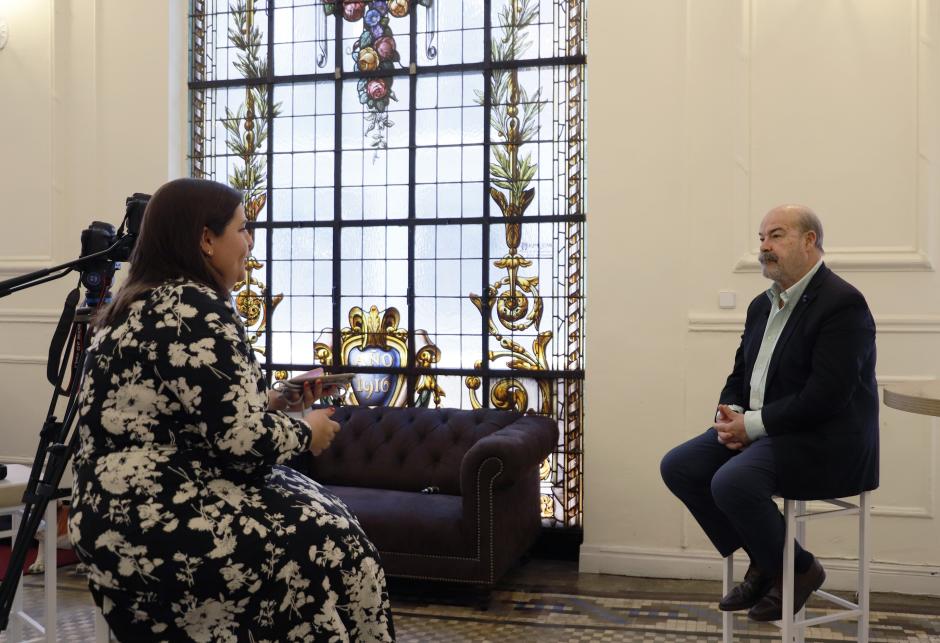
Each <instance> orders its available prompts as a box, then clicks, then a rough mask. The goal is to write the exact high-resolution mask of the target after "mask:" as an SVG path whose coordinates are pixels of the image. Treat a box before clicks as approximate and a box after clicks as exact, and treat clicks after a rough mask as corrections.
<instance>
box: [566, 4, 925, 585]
mask: <svg viewBox="0 0 940 643" xmlns="http://www.w3.org/2000/svg"><path fill="white" fill-rule="evenodd" d="M588 20H589V47H590V56H589V64H588V69H589V75H590V80H589V83H590V87H589V114H588V118H589V129H590V135H589V149H590V152H589V157H588V158H589V161H590V164H591V167H590V171H591V181H590V182H589V185H588V191H589V197H590V205H589V212H588V213H587V216H588V221H589V226H588V250H587V256H588V261H589V262H590V275H591V279H590V282H589V285H590V288H591V297H590V300H589V307H588V327H587V343H588V352H587V354H588V360H589V363H588V369H587V374H588V379H587V417H586V420H585V426H586V429H585V433H586V440H585V452H586V463H585V471H586V480H585V489H586V496H585V542H584V545H583V546H582V549H581V569H582V570H584V571H602V572H610V573H623V574H636V575H648V576H672V577H701V578H712V579H717V578H719V559H718V556H717V554H716V553H715V552H714V550H713V549H712V548H711V547H710V545H709V543H708V541H707V539H706V538H705V537H704V535H703V533H702V532H701V530H700V529H699V527H698V526H697V524H696V523H695V522H694V520H692V519H691V517H690V515H689V514H688V512H686V511H685V510H684V509H683V508H682V507H681V505H680V503H679V502H678V501H677V500H676V499H674V498H673V497H672V496H671V495H670V494H669V493H668V491H667V490H666V489H665V487H664V486H663V484H662V482H661V480H660V477H659V471H658V468H659V460H660V458H661V456H662V454H663V453H665V451H667V450H668V449H669V448H671V447H672V446H674V445H675V444H678V443H679V442H681V441H683V440H685V439H687V438H689V437H691V436H692V435H694V434H697V433H698V432H700V431H702V430H703V429H704V428H705V427H706V426H707V425H708V424H709V421H710V418H711V416H712V415H713V413H714V407H715V404H716V400H717V396H718V392H719V391H720V389H721V386H722V385H723V382H724V377H725V376H726V375H727V372H728V370H729V369H730V367H731V363H732V358H733V352H734V349H735V347H736V345H737V341H738V338H739V335H740V332H741V329H742V328H743V319H744V312H745V309H746V307H747V304H748V302H749V301H750V299H751V298H752V297H753V296H754V295H755V294H757V293H758V292H759V291H760V290H762V289H764V288H766V286H767V282H766V281H765V280H764V279H763V278H762V277H761V276H760V274H759V273H758V272H757V264H756V261H755V251H756V248H757V239H756V235H757V227H758V225H759V222H760V219H761V217H762V216H763V214H764V213H765V212H766V211H767V210H768V209H770V208H771V207H773V206H774V205H776V204H779V203H782V202H794V201H795V202H800V203H806V204H808V205H810V206H812V207H813V208H815V209H816V210H817V212H819V213H820V215H821V217H822V219H823V223H824V225H825V229H826V248H827V251H828V252H827V255H826V261H827V263H828V264H829V265H830V267H832V268H834V269H835V270H836V271H837V272H839V273H840V274H842V275H843V276H844V277H846V278H847V279H848V280H849V281H851V282H853V283H854V284H856V285H857V286H858V287H859V288H860V289H861V290H862V292H864V293H865V294H866V296H867V298H868V300H869V303H870V305H871V308H872V310H873V312H874V314H875V318H876V322H877V323H878V351H879V362H878V377H879V382H880V384H882V385H883V384H886V383H890V382H896V381H901V380H909V379H933V378H936V377H937V376H938V373H940V336H938V333H940V280H938V277H937V274H936V272H935V271H936V268H937V266H938V265H940V257H938V253H937V239H936V234H937V224H938V222H940V166H938V159H940V138H938V136H940V135H938V131H940V127H938V121H940V100H938V89H937V85H938V80H940V2H938V1H937V0H910V1H900V0H898V1H892V2H887V1H885V0H851V1H849V0H774V1H773V2H764V1H758V0H734V1H732V0H727V1H719V0H700V1H699V0H695V1H693V0H686V1H681V0H657V1H656V2H653V1H651V0H646V1H642V0H633V1H626V2H616V3H613V2H604V1H596V2H593V3H592V4H591V6H590V11H589V18H588ZM606 276H610V277H613V278H611V279H607V278H605V277H606ZM607 284H617V285H616V286H614V287H613V288H609V287H605V286H606V285H607ZM722 290H728V291H733V292H735V293H736V295H737V304H738V305H737V308H736V309H734V310H720V309H719V308H718V293H719V291H722ZM881 419H882V422H881V428H882V445H883V446H882V475H881V479H882V484H881V488H880V489H879V490H878V491H877V492H876V494H875V495H874V506H875V510H874V515H875V518H874V528H873V538H874V559H875V561H876V562H875V566H874V570H875V578H874V587H875V589H883V590H901V591H910V592H920V593H931V594H938V595H940V576H938V575H937V574H938V572H940V516H938V509H940V507H938V500H937V494H936V491H935V489H936V486H937V471H936V470H937V465H938V462H940V446H938V444H940V426H938V422H937V421H935V420H932V419H930V418H927V417H923V416H915V415H911V414H905V413H901V412H899V411H895V410H892V409H887V408H885V407H882V411H881ZM840 522H841V523H842V524H838V523H833V524H832V525H825V524H823V525H820V526H818V527H817V526H816V524H815V523H814V524H813V525H812V526H811V528H810V536H809V539H810V542H809V548H810V549H811V550H813V551H814V552H816V553H817V554H819V555H820V556H821V557H822V559H823V560H824V564H826V566H827V569H829V570H830V578H831V581H832V584H833V585H835V586H839V585H841V586H843V587H848V586H849V585H850V583H851V582H852V580H853V579H852V578H851V577H850V576H849V575H848V574H847V573H846V572H845V570H846V569H847V567H849V566H848V565H847V562H846V560H845V559H851V558H852V557H854V555H855V549H854V544H853V542H854V537H855V522H853V521H852V520H849V519H845V520H843V521H840Z"/></svg>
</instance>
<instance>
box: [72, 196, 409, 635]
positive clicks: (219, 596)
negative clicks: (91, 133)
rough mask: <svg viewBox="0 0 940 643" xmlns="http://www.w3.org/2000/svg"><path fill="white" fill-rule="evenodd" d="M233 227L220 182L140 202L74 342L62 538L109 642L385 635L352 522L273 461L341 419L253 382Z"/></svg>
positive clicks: (237, 225) (383, 598) (321, 437)
mask: <svg viewBox="0 0 940 643" xmlns="http://www.w3.org/2000/svg"><path fill="white" fill-rule="evenodd" d="M245 225H246V219H245V213H244V209H243V208H242V205H241V194H240V193H239V192H237V191H236V190H232V189H231V188H229V187H228V186H225V185H222V184H219V183H214V182H211V181H201V180H196V179H178V180H176V181H171V182H170V183H167V184H166V185H164V186H163V187H161V188H160V189H159V190H158V191H157V192H156V194H154V196H153V198H152V199H151V200H150V203H149V205H148V207H147V211H146V213H145V215H144V220H143V224H142V229H141V232H140V238H139V239H138V242H137V246H136V248H135V250H134V254H133V255H132V257H131V268H130V271H129V273H128V277H127V280H126V282H125V283H124V285H123V287H122V288H121V290H120V291H119V292H118V293H117V296H116V297H115V300H114V302H113V303H112V304H111V305H110V307H109V308H108V309H106V310H105V311H104V312H103V314H102V315H101V320H100V323H99V327H98V329H97V330H96V332H95V333H94V337H93V339H92V341H91V343H90V347H89V355H88V361H87V364H86V373H85V379H84V382H83V386H82V391H81V399H80V404H81V408H80V412H81V416H80V420H79V431H80V435H81V447H80V448H79V451H78V453H77V454H76V456H75V481H74V486H73V494H72V509H71V515H70V521H69V534H70V538H71V540H72V543H73V545H74V546H75V550H76V552H77V553H78V556H79V558H80V559H81V560H82V562H84V563H85V564H86V565H87V566H88V568H89V570H90V573H89V579H88V580H89V585H90V587H91V591H92V594H93V596H94V599H95V602H96V603H97V604H98V606H99V607H100V608H101V609H102V611H103V613H104V615H105V618H106V619H107V621H108V624H109V625H110V627H111V629H112V631H113V633H114V634H115V636H116V637H117V638H118V639H119V640H121V641H134V642H135V643H136V642H137V641H170V642H174V643H175V642H177V641H200V642H213V643H215V642H217V641H232V642H235V641H254V642H261V641H271V642H282V641H392V640H394V630H393V626H392V615H391V611H390V608H389V603H388V595H387V592H386V588H385V574H384V572H383V570H382V567H381V564H380V562H379V557H378V553H377V552H376V550H375V548H374V547H373V546H372V544H371V543H370V542H369V540H368V539H367V538H366V536H365V534H364V533H363V532H362V529H361V528H360V526H359V523H358V522H357V521H356V518H355V516H353V515H352V514H351V513H350V512H349V510H348V509H347V508H346V507H345V506H344V505H343V503H342V502H341V501H340V500H339V499H338V498H336V497H335V496H334V495H332V494H331V493H329V492H328V491H326V490H325V489H324V488H323V487H321V486H320V485H318V484H317V483H316V482H313V481H312V480H310V479H309V478H307V477H305V476H303V475H301V474H299V473H297V472H296V471H294V470H293V469H290V468H288V467H285V466H282V465H281V464H280V463H282V462H284V461H286V460H288V459H289V458H291V457H292V456H295V455H298V454H301V453H303V452H304V451H307V450H310V451H312V452H313V454H314V455H317V454H319V453H320V452H321V451H322V450H323V449H325V448H326V447H328V446H329V444H330V441H331V440H332V439H333V435H334V434H335V432H336V431H337V430H338V428H339V427H338V425H337V424H336V422H334V421H333V420H331V419H330V415H331V414H332V412H331V410H327V409H321V410H317V411H313V412H310V413H307V414H305V415H304V416H303V418H302V419H295V418H292V417H290V416H288V415H286V414H285V413H283V412H282V411H283V409H285V408H286V407H287V406H288V402H287V401H286V400H284V399H283V398H281V397H279V396H277V395H275V394H271V393H269V392H266V389H265V386H264V382H263V379H262V375H261V370H260V368H259V366H258V363H257V361H256V359H255V357H254V353H253V352H252V350H251V348H250V346H249V345H248V342H247V341H246V337H245V329H244V327H243V326H242V324H241V321H240V319H239V317H238V315H237V314H236V313H235V311H234V310H233V308H232V302H231V297H230V294H229V293H230V292H231V290H232V289H233V288H234V286H235V284H236V283H237V282H238V281H239V280H241V279H244V274H245V269H244V266H245V259H246V257H247V256H248V253H249V251H250V250H251V246H252V239H251V236H250V234H249V232H248V231H247V230H246V227H245ZM309 397H310V396H308V400H309ZM298 406H299V404H298ZM278 409H280V410H278Z"/></svg>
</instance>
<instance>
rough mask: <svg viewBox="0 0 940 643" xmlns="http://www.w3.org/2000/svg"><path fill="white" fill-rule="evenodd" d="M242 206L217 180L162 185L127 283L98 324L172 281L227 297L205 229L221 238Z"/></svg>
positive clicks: (148, 214)
mask: <svg viewBox="0 0 940 643" xmlns="http://www.w3.org/2000/svg"><path fill="white" fill-rule="evenodd" d="M241 203H242V194H241V192H239V191H238V190H236V189H234V188H231V187H229V186H227V185H225V184H224V183H217V182H215V181H206V180H203V179H176V180H174V181H170V182H169V183H164V184H163V185H162V186H160V188H159V189H158V190H157V191H156V192H155V193H154V195H153V196H152V197H150V202H149V203H148V204H147V209H146V210H145V211H144V220H143V223H142V224H141V226H140V235H139V236H138V238H137V243H136V244H135V246H134V251H133V252H132V253H131V256H130V259H129V262H130V264H131V267H130V269H129V270H128V272H127V279H126V280H125V281H124V283H123V285H122V286H121V289H120V290H119V291H118V293H117V295H115V297H114V301H112V302H111V304H110V305H109V306H108V307H107V308H106V309H105V310H104V311H102V313H101V316H100V319H99V324H101V325H104V324H109V323H111V322H112V321H114V319H115V318H116V317H117V316H118V315H120V314H121V313H123V312H124V310H126V309H127V307H128V305H130V303H131V302H132V301H134V299H136V298H137V296H138V295H140V293H142V292H143V291H145V290H148V289H150V288H153V287H155V286H158V285H160V284H161V283H163V282H165V281H168V280H170V279H178V278H181V277H182V278H185V279H189V280H192V281H195V282H198V283H201V284H205V285H206V286H209V287H210V288H214V289H215V290H216V291H218V292H219V294H221V295H223V296H227V295H228V293H226V292H225V289H224V288H223V287H221V286H220V285H219V283H218V281H217V279H216V277H215V275H214V273H213V271H212V269H211V268H210V266H209V262H208V261H207V260H206V258H205V256H204V255H203V253H202V248H201V246H200V241H201V239H202V231H203V230H204V229H205V228H208V229H209V230H211V231H212V233H213V234H217V235H221V234H222V233H223V232H224V230H225V226H227V225H228V223H229V221H231V219H232V216H233V215H234V214H235V210H236V208H238V206H239V205H241Z"/></svg>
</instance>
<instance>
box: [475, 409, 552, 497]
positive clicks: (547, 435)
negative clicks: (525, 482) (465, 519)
mask: <svg viewBox="0 0 940 643" xmlns="http://www.w3.org/2000/svg"><path fill="white" fill-rule="evenodd" d="M557 443H558V424H557V423H556V422H555V421H554V420H552V419H551V418H547V417H542V416H537V415H526V416H523V417H520V418H519V419H518V420H516V421H515V422H513V423H512V424H508V425H506V426H504V427H503V428H502V429H500V430H498V431H494V432H493V433H491V434H489V435H487V436H486V437H483V438H481V439H480V440H478V441H477V442H476V444H474V445H473V446H472V447H470V449H468V450H467V453H466V454H465V455H464V457H463V460H462V461H461V463H460V493H461V495H462V496H464V499H465V503H466V499H467V496H468V495H476V493H477V489H478V488H480V489H481V491H482V488H481V487H480V485H481V483H484V482H485V483H487V484H486V488H489V487H490V483H491V481H490V480H481V479H480V475H481V473H482V474H483V475H484V476H489V477H492V478H495V480H492V485H493V487H492V488H495V489H502V488H505V487H508V486H510V485H512V484H513V483H515V482H516V480H517V479H518V477H519V476H520V475H521V474H523V473H525V472H527V471H529V470H531V469H532V467H536V466H538V465H539V464H540V463H541V462H542V460H544V459H545V458H546V457H548V454H549V453H551V452H552V449H554V448H555V445H556V444H557ZM491 459H492V460H496V461H498V464H499V466H490V467H487V468H486V470H485V471H484V472H481V470H480V469H481V467H483V466H484V464H485V463H486V462H487V461H488V460H491ZM487 472H488V473H487Z"/></svg>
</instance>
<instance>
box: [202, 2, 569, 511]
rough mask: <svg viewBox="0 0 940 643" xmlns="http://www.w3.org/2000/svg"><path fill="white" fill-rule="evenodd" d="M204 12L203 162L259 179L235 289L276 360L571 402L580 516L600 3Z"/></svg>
mask: <svg viewBox="0 0 940 643" xmlns="http://www.w3.org/2000/svg"><path fill="white" fill-rule="evenodd" d="M486 11H489V16H486V15H485V14H486ZM191 14H192V15H191V25H192V41H191V82H190V88H191V107H192V112H191V113H192V117H191V142H192V149H191V157H192V172H193V175H195V176H204V177H209V178H215V179H217V180H224V181H227V182H229V183H230V184H232V185H233V186H235V187H237V188H239V189H240V190H242V191H243V193H244V194H245V207H246V213H248V215H249V219H250V220H251V221H252V227H253V229H254V235H255V246H254V249H253V253H252V257H251V258H250V259H249V280H248V283H246V284H242V285H240V286H239V287H238V289H237V291H236V293H235V296H236V304H237V306H238V307H239V310H240V312H241V313H242V315H243V316H244V317H245V319H246V325H247V326H248V327H249V334H250V337H251V341H252V343H253V345H254V346H255V348H256V350H257V351H258V352H259V354H260V355H261V358H262V360H263V361H264V364H265V366H266V368H267V371H268V373H269V377H271V376H273V375H274V374H275V373H276V374H277V376H278V377H287V376H289V374H291V373H298V372H302V371H304V370H307V369H309V368H310V367H311V366H312V365H314V364H322V365H324V366H325V367H326V368H327V369H344V370H352V371H355V372H356V373H357V377H356V380H354V382H353V386H352V388H351V390H350V391H348V392H347V395H346V396H345V397H344V398H343V403H345V404H368V405H376V404H384V405H406V404H417V405H429V404H432V403H433V404H436V405H442V406H449V407H455V408H476V407H479V406H491V407H496V408H506V409H518V410H523V411H533V412H537V413H543V414H546V415H551V416H553V417H555V418H556V419H557V420H558V422H559V425H560V428H561V429H562V432H561V433H562V435H561V438H560V440H559V444H558V448H557V450H556V452H555V453H554V454H553V455H552V456H551V457H550V458H549V459H548V460H547V461H546V462H545V463H544V465H543V467H542V470H541V472H540V473H541V478H542V491H543V496H542V502H543V507H542V510H543V518H544V519H545V521H546V524H550V525H561V526H577V525H578V524H579V522H580V515H581V514H580V494H581V484H582V478H581V457H582V454H581V435H582V428H581V422H582V415H583V411H582V408H581V400H582V398H583V373H584V371H583V369H584V362H583V356H582V342H583V334H584V331H583V313H584V298H583V265H584V247H583V246H584V244H583V226H584V220H585V215H584V213H585V194H584V180H585V168H584V136H583V132H584V125H583V115H584V105H585V100H584V65H585V59H584V57H583V53H584V51H585V47H584V37H583V26H584V3H583V2H575V3H572V2H568V1H567V0H486V1H484V0H465V1H464V2H446V1H441V0H355V1H350V2H343V3H336V2H325V1H323V0H266V1H264V0H230V1H229V0H192V10H191ZM269 57H270V58H269ZM366 327H368V328H372V329H373V330H374V329H384V330H382V331H381V332H377V333H374V334H373V336H372V338H371V340H370V341H371V342H372V343H368V342H363V341H362V340H363V338H364V336H363V330H362V329H363V328H366ZM409 360H411V362H413V363H411V362H409Z"/></svg>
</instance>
